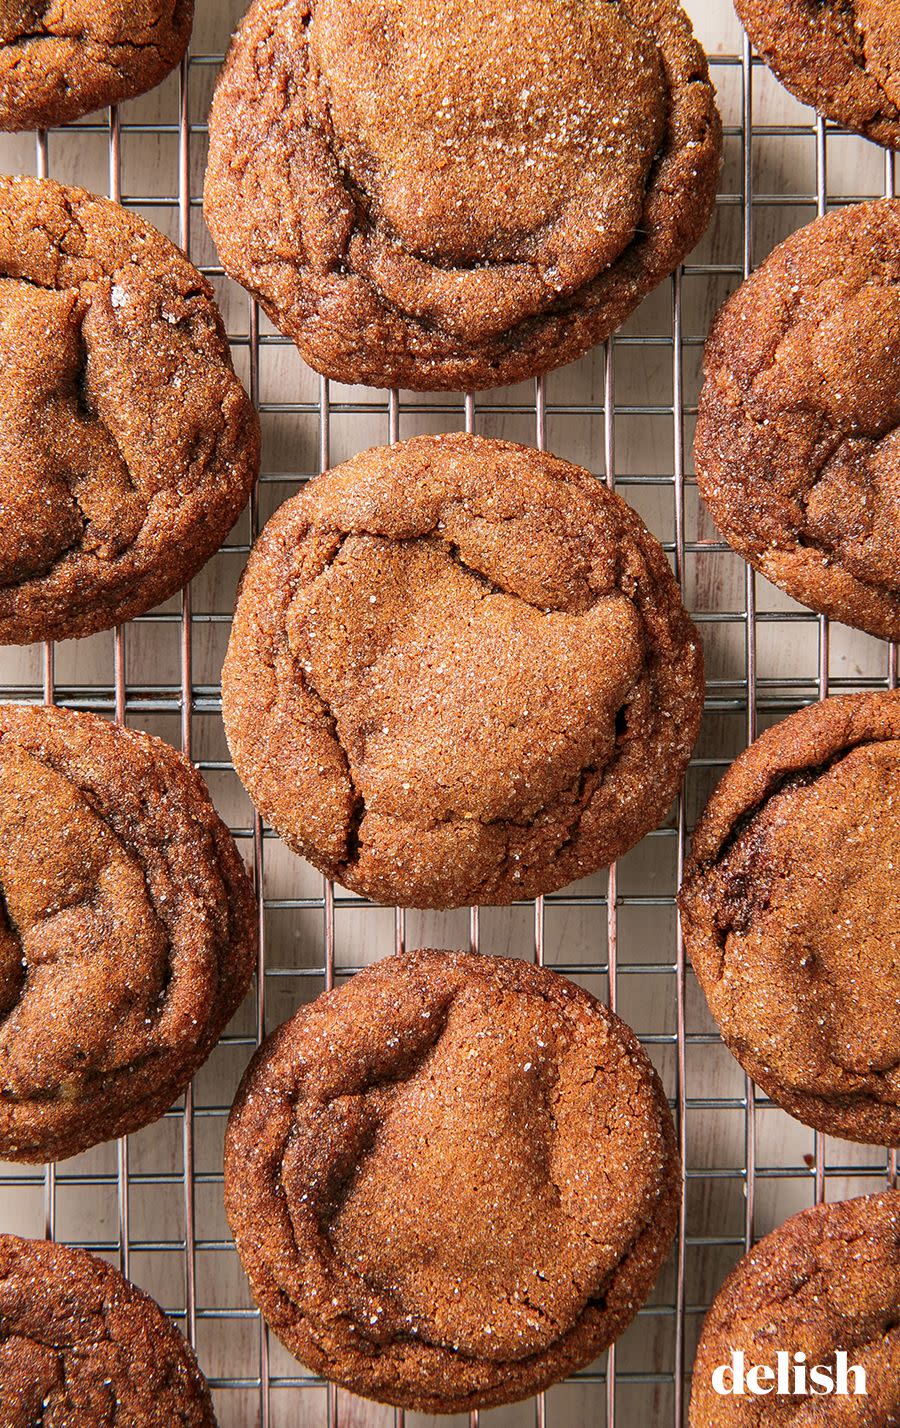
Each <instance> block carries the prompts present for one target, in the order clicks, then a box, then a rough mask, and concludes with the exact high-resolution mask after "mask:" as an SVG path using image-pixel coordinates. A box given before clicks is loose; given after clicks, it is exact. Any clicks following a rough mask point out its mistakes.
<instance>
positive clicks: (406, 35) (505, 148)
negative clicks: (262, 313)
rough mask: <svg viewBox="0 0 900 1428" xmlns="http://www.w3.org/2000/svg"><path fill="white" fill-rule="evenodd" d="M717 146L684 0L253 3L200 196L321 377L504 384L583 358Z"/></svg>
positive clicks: (673, 223)
mask: <svg viewBox="0 0 900 1428" xmlns="http://www.w3.org/2000/svg"><path fill="white" fill-rule="evenodd" d="M720 148H721V126H720V122H719V117H718V113H717V111H716V107H715V100H714V92H713V88H712V85H711V84H710V82H709V74H708V70H707V64H706V57H705V55H704V54H703V51H702V50H701V48H700V46H699V45H698V44H697V42H696V40H695V39H694V37H693V34H692V31H691V27H690V23H689V21H688V19H687V17H686V16H685V14H684V12H683V10H682V9H681V7H680V5H679V4H678V3H677V0H619V3H617V4H610V3H608V0H520V3H518V4H517V5H515V6H510V5H508V4H507V3H506V0H482V3H481V4H479V5H472V4H470V3H468V0H375V3H373V0H255V3H254V4H253V5H252V6H251V8H250V10H249V12H248V14H247V17H246V19H245V20H244V23H243V25H242V26H241V28H240V30H239V31H238V33H237V35H236V37H235V40H234V43H233V45H232V48H231V52H230V54H229V56H228V59H227V62H226V65H225V69H224V71H223V73H222V76H221V78H220V80H219V84H218V88H217V90H216V95H215V99H214V102H213V107H212V112H211V115H210V160H209V170H208V173H207V182H206V215H207V219H208V222H209V226H210V228H211V230H212V233H213V237H214V238H215V240H216V243H217V246H218V249H219V254H220V256H221V259H222V262H223V264H224V266H225V269H226V271H227V272H229V273H230V274H231V276H232V277H234V278H236V279H237V280H238V282H240V283H243V285H244V287H246V288H248V289H249V290H250V292H252V293H253V294H254V295H255V296H256V297H257V298H258V300H259V301H260V302H261V303H262V305H263V307H264V308H265V310H266V312H267V313H268V314H269V316H270V317H271V319H272V321H273V322H274V323H275V324H276V326H277V327H279V328H280V329H281V330H282V331H283V332H285V333H287V335H288V336H289V337H291V338H292V339H293V340H294V341H295V342H296V343H297V346H298V347H299V349H300V352H301V353H302V355H303V357H304V358H305V359H306V360H307V361H308V362H309V363H311V365H312V366H313V367H315V368H316V369H317V370H318V371H320V372H324V373H325V375H326V376H329V377H335V378H338V379H339V380H340V381H343V382H368V383H371V384H373V385H375V386H403V387H412V388H415V389H418V390H427V389H433V388H436V389H440V388H456V389H471V388H477V387H494V386H499V385H501V384H503V383H507V382H515V381H519V380H521V379H522V378H524V377H529V376H533V375H534V374H535V373H538V372H544V371H547V370H548V369H549V368H551V367H557V366H559V365H561V364H562V363H564V362H570V361H572V360H574V359H575V358H576V357H580V356H581V355H582V353H584V352H586V351H587V350H588V348H590V347H592V346H593V345H594V344H595V343H596V342H599V341H601V340H602V339H603V338H605V337H607V336H608V335H609V333H610V332H612V331H613V329H614V328H616V327H618V325H619V324H620V323H621V322H622V321H623V319H624V318H625V317H627V315H628V314H629V313H630V312H631V311H632V309H633V308H634V307H636V306H637V304H638V303H639V302H640V300H641V298H642V297H643V296H644V295H645V293H647V292H649V290H650V289H651V288H652V287H654V286H655V285H656V284H657V283H659V282H661V281H662V279H663V278H665V277H666V276H667V275H668V274H669V273H671V272H672V270H673V268H675V267H676V266H677V265H678V263H679V262H680V261H681V259H682V258H683V257H684V256H685V254H686V253H687V252H689V250H690V249H691V248H692V247H693V246H694V244H695V243H696V242H697V240H698V239H699V238H700V236H701V234H702V233H703V231H704V229H705V228H706V225H707V222H708V221H709V216H710V213H711V211H712V206H713V201H714V197H715V190H716V182H717V178H718V168H719V154H720Z"/></svg>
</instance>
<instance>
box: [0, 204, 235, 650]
mask: <svg viewBox="0 0 900 1428" xmlns="http://www.w3.org/2000/svg"><path fill="white" fill-rule="evenodd" d="M0 361H2V366H3V389H2V393H0V642H2V643H7V644H13V643H15V644H25V643H29V642H30V641H33V640H41V639H65V638H70V637H71V636H76V635H87V634H92V633H94V631H96V630H102V629H109V628H110V627H111V626H113V625H115V624H116V623H118V622H120V621H123V620H128V619H131V618H133V617H134V616H135V615H139V614H142V613H143V612H144V611H146V610H149V609H151V608H152V607H153V606H154V605H156V604H158V603H159V602H160V601H162V600H165V599H167V598H168V597H169V596H170V595H173V594H174V593H175V592H176V591H177V590H179V589H180V588H181V586H182V585H184V584H186V583H187V581H188V580H189V579H190V578H191V577H192V576H193V575H195V574H196V573H197V571H198V570H199V569H200V567H201V566H202V565H204V564H205V562H206V561H207V560H209V559H210V557H211V556H212V555H213V554H214V553H215V551H216V550H217V549H218V547H219V546H220V544H221V543H222V541H223V540H224V538H225V536H226V535H227V533H228V531H230V529H231V527H232V526H233V525H234V523H235V521H236V520H237V518H238V516H239V515H240V512H241V510H242V509H243V507H244V505H245V504H246V502H247V500H248V498H249V495H250V492H251V490H252V488H253V483H254V481H255V479H256V476H257V474H258V471H259V424H258V421H257V418H256V414H255V412H254V410H253V407H252V405H251V403H250V400H249V398H248V396H247V394H246V392H245V391H244V389H243V387H242V386H241V384H240V382H239V381H238V379H237V377H236V376H235V373H234V368H233V366H232V362H231V354H230V350H229V346H228V340H227V337H226V335H225V329H224V326H223V324H222V319H221V317H220V316H219V312H218V310H217V308H216V306H215V302H214V301H213V292H212V289H211V287H210V286H209V284H208V283H207V281H206V279H205V278H202V277H201V276H200V274H199V273H198V272H197V270H196V268H194V267H192V265H191V264H190V263H189V262H188V261H187V259H186V258H185V257H184V255H183V254H182V253H181V252H180V251H179V250H178V249H177V248H176V247H175V246H174V245H173V244H172V243H170V242H169V241H168V239H167V238H164V237H163V235H162V234H161V233H158V232H157V231H156V229H154V228H151V227H150V226H149V224H147V223H144V222H143V221H142V220H141V219H140V218H138V217H137V216H136V215H134V214H131V213H127V212H126V211H125V210H124V209H123V208H120V207H119V205H118V204H115V203H110V202H109V201H108V200H107V199H103V198H95V197H94V196H93V195H91V194H89V193H86V192H85V191H84V190H83V189H75V188H65V187H63V186H62V185H61V184H58V183H54V182H52V181H51V180H50V179H30V178H3V179H0Z"/></svg>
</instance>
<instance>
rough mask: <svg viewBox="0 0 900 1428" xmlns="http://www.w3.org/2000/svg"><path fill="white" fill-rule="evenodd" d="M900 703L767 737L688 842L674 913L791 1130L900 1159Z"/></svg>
mask: <svg viewBox="0 0 900 1428" xmlns="http://www.w3.org/2000/svg"><path fill="white" fill-rule="evenodd" d="M898 869H900V693H892V694H858V695H848V696H844V697H843V698H836V699H826V700H825V701H824V702H823V703H821V704H814V705H812V706H811V707H810V708H808V709H804V710H801V712H800V713H799V714H794V715H792V716H791V718H789V719H786V720H785V721H784V722H783V723H781V724H777V725H776V726H775V727H774V728H773V729H769V730H768V731H767V732H766V733H765V734H763V735H762V737H761V738H759V739H757V741H756V743H755V744H753V745H752V746H751V748H749V749H748V750H747V751H746V753H743V754H741V756H740V758H739V759H737V761H736V762H735V763H734V764H732V766H731V768H730V769H729V770H728V772H727V773H726V774H725V777H724V778H723V779H722V781H721V783H720V784H719V786H718V788H717V789H716V791H715V793H714V794H713V797H712V798H711V800H710V803H709V806H708V808H707V810H706V812H705V813H704V815H703V817H702V819H701V820H700V823H699V824H698V826H697V829H696V832H695V833H694V839H693V844H692V849H691V858H690V862H689V864H688V866H687V869H686V872H685V881H684V886H683V888H682V891H681V896H680V902H681V911H682V917H683V920H684V935H685V941H686V943H687V948H688V951H689V952H690V955H691V960H692V962H693V965H694V970H695V972H696V973H697V976H698V978H699V980H700V983H701V985H702V987H703V990H704V991H705V993H706V997H707V1000H708V1002H709V1005H710V1010H711V1011H712V1013H713V1015H714V1017H715V1018H716V1020H717V1022H718V1023H719V1026H720V1028H721V1031H722V1035H723V1037H724V1038H725V1041H726V1042H727V1044H728V1046H729V1047H730V1049H731V1050H732V1052H733V1053H734V1055H735V1056H736V1057H737V1059H738V1060H739V1061H740V1063H741V1065H742V1066H743V1067H744V1069H745V1070H746V1071H747V1072H748V1073H749V1075H751V1076H752V1077H753V1079H754V1081H757V1082H758V1083H759V1085H760V1086H762V1087H763V1089H764V1090H765V1091H767V1092H768V1094H769V1095H770V1096H771V1097H772V1098H773V1099H774V1100H776V1101H777V1102H778V1104H779V1105H781V1106H783V1107H784V1108H785V1110H787V1111H790V1113H791V1115H794V1116H796V1117H797V1118H798V1120H801V1121H804V1122H805V1123H806V1124H807V1125H812V1126H816V1127H818V1129H820V1130H823V1131H827V1132H829V1133H830V1134H832V1135H840V1136H846V1137H847V1138H848V1139H850V1140H860V1141H871V1142H873V1143H874V1144H877V1145H884V1144H891V1145H896V1144H900V1018H898V1016H897V1007H898V1005H900V958H898V955H897V929H898V927H900V890H898V881H897V870H898Z"/></svg>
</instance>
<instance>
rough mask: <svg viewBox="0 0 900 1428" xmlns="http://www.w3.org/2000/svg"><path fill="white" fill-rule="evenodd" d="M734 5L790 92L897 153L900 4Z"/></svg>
mask: <svg viewBox="0 0 900 1428" xmlns="http://www.w3.org/2000/svg"><path fill="white" fill-rule="evenodd" d="M735 8H736V10H737V12H738V14H739V16H740V17H741V20H742V21H743V23H744V25H745V27H746V30H747V33H748V35H749V36H750V38H751V40H752V41H753V43H754V45H755V46H756V48H757V49H758V50H759V53H760V54H761V55H762V57H763V59H764V60H765V62H766V64H767V65H768V66H769V68H770V69H771V70H773V71H774V73H775V74H776V75H777V76H778V78H779V79H780V80H781V83H782V84H783V85H784V87H785V89H789V90H790V92H791V94H795V95H796V96H797V98H798V99H802V100H803V102H804V104H812V105H813V107H814V108H815V109H817V110H818V111H819V113H820V114H824V115H825V117H826V118H827V119H836V120H837V121H838V122H839V123H841V124H845V125H846V126H847V128H848V129H855V130H856V131H857V133H859V134H864V135H865V136H866V138H867V139H874V140H875V142H876V143H877V144H886V145H888V146H889V147H890V148H892V149H898V148H900V0H735Z"/></svg>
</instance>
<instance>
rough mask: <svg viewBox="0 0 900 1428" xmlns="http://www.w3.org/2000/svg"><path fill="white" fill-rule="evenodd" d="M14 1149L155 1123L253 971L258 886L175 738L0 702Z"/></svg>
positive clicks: (1, 1105) (84, 1141) (92, 1138)
mask: <svg viewBox="0 0 900 1428" xmlns="http://www.w3.org/2000/svg"><path fill="white" fill-rule="evenodd" d="M0 896H2V901H0V1014H2V1021H0V1157H4V1158H6V1159H9V1160H33V1161H40V1160H50V1159H53V1158H56V1157H62V1156H68V1155H74V1154H75V1153H76V1152H77V1151H80V1150H84V1149H85V1148H86V1147H87V1146H89V1145H95V1144H97V1143H98V1142H99V1141H102V1140H108V1139H110V1138H111V1137H113V1136H115V1135H120V1134H122V1133H124V1132H126V1131H133V1130H137V1129H138V1128H139V1127H140V1126H145V1125H148V1124H149V1123H150V1122H151V1121H154V1120H156V1119H158V1117H159V1116H161V1115H162V1114H163V1112H164V1111H165V1110H167V1109H168V1107H169V1106H170V1105H171V1103H172V1102H173V1101H174V1100H175V1099H176V1098H177V1097H178V1096H179V1095H180V1094H181V1092H182V1091H184V1090H185V1088H186V1087H187V1084H188V1082H189V1081H190V1079H191V1077H192V1076H193V1074H194V1072H195V1071H196V1070H197V1068H198V1067H199V1066H200V1065H201V1064H202V1063H203V1062H204V1061H205V1060H206V1058H207V1056H208V1055H209V1053H210V1051H212V1049H213V1047H214V1046H215V1044H216V1042H217V1041H218V1039H219V1036H220V1035H221V1033H222V1031H223V1030H224V1028H225V1025H226V1023H227V1022H228V1021H229V1019H230V1017H231V1015H232V1013H233V1012H234V1011H235V1010H236V1008H237V1007H238V1005H239V1003H240V1002H241V1001H242V999H243V997H244V994H245V992H246V991H247V988H248V986H249V983H250V978H251V975H252V973H253V970H254V966H255V958H256V918H255V903H254V897H253V892H252V889H251V887H250V883H249V880H248V878H247V875H246V873H245V871H244V865H243V863H242V862H241V860H240V857H239V856H238V853H237V849H236V848H235V845H234V842H233V841H232V839H231V836H230V834H229V833H228V830H227V828H226V827H225V825H224V824H223V823H222V822H221V820H220V819H219V818H218V816H217V814H216V812H215V810H214V809H213V806H212V804H211V803H210V800H209V795H208V793H207V790H206V787H205V785H204V783H203V781H202V780H201V778H200V777H199V775H198V774H196V773H195V772H194V770H193V768H192V767H191V765H190V764H189V763H188V762H187V760H185V759H184V758H182V756H181V755H180V754H177V753H176V752H175V750H174V749H172V748H170V747H169V745H168V744H164V743H163V742H162V740H160V739H155V738H152V737H151V736H150V735H149V734H141V733H138V732H137V731H136V730H132V729H124V728H121V727H119V726H117V725H114V724H108V723H106V721H105V720H103V719H100V718H99V717H98V716H97V715H94V714H73V713H70V712H67V711H65V710H62V709H53V708H42V707H37V706H33V705H22V704H19V705H16V704H7V705H4V706H0Z"/></svg>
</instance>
